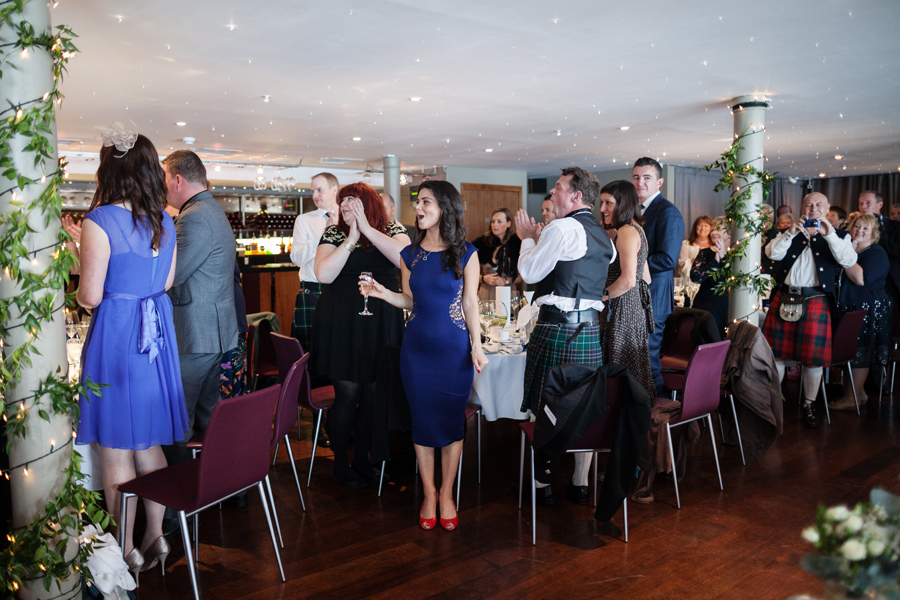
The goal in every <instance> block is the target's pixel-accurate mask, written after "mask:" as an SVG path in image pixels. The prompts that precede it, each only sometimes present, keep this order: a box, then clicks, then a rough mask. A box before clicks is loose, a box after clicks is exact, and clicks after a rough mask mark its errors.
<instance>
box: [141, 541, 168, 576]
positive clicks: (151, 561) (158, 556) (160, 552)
mask: <svg viewBox="0 0 900 600" xmlns="http://www.w3.org/2000/svg"><path fill="white" fill-rule="evenodd" d="M170 550H171V548H170V547H169V542H167V541H166V538H165V537H163V536H159V537H158V538H156V541H155V542H153V543H152V544H150V547H149V548H147V552H146V554H144V561H145V562H144V566H143V567H141V571H149V570H150V569H152V568H153V567H155V566H156V563H157V562H158V563H159V564H160V566H161V567H162V576H163V577H165V576H166V558H167V557H168V556H169V551H170Z"/></svg>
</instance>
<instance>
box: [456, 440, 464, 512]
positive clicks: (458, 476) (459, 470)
mask: <svg viewBox="0 0 900 600" xmlns="http://www.w3.org/2000/svg"><path fill="white" fill-rule="evenodd" d="M463 453H464V452H463V450H460V451H459V465H458V466H457V467H456V510H457V511H459V484H460V483H462V461H463Z"/></svg>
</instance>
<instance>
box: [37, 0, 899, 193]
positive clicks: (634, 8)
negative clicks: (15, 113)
mask: <svg viewBox="0 0 900 600" xmlns="http://www.w3.org/2000/svg"><path fill="white" fill-rule="evenodd" d="M53 12H54V14H53V21H54V24H61V23H65V24H67V25H70V26H71V27H72V28H73V30H74V31H75V32H76V33H77V34H78V35H79V36H80V37H79V39H78V40H76V45H77V46H78V47H79V50H80V53H79V54H78V55H77V56H76V57H75V58H74V59H73V60H72V61H71V62H70V65H69V74H68V77H67V78H66V80H65V82H64V84H63V86H62V91H63V93H64V94H65V95H66V99H65V101H64V102H63V105H62V109H61V111H60V113H59V115H58V124H59V136H60V138H74V139H80V140H83V142H84V145H83V149H85V150H96V149H97V148H98V142H97V140H98V131H97V129H96V128H97V127H99V126H102V125H106V124H108V123H110V122H112V121H115V120H119V121H122V122H126V123H127V122H128V120H131V121H133V122H134V123H135V124H136V125H137V128H138V129H139V131H141V132H142V133H145V134H147V135H148V137H150V138H151V139H152V140H153V141H154V142H155V143H156V145H157V147H158V149H159V150H160V152H161V153H163V154H165V153H166V152H167V151H168V150H169V148H179V147H185V144H184V143H183V142H181V138H183V137H186V136H191V137H195V138H196V144H195V145H194V148H195V149H201V148H204V147H216V148H230V149H239V150H242V153H240V154H235V155H234V156H233V158H234V159H236V160H253V161H256V160H265V157H266V155H268V160H269V161H271V162H279V161H282V160H285V161H286V162H288V163H296V162H297V161H298V159H299V158H300V157H301V156H302V164H303V165H304V166H306V165H310V166H313V165H316V164H318V163H319V161H320V158H321V157H346V158H358V159H362V162H360V163H355V164H352V165H349V166H354V167H355V168H362V167H364V166H365V162H366V161H368V162H371V163H372V164H373V166H375V167H376V168H380V163H381V157H382V156H383V155H385V154H396V155H398V156H400V157H401V159H402V161H403V166H404V168H410V167H411V168H421V167H426V168H431V167H432V166H433V165H453V166H469V167H487V168H505V169H518V170H526V171H528V173H529V175H531V176H536V175H548V174H554V173H558V168H559V167H561V166H566V165H570V164H577V165H581V166H585V167H587V168H589V169H591V170H606V169H612V168H617V167H622V166H624V165H625V164H626V163H628V162H630V161H633V160H634V159H635V158H636V157H638V156H644V155H647V156H653V157H656V158H659V159H660V161H662V162H667V163H671V164H676V165H692V166H701V165H704V164H707V163H709V162H711V161H712V160H714V159H715V157H716V156H717V155H718V154H719V153H721V152H722V151H723V150H725V149H726V148H727V147H728V145H729V144H730V141H731V139H732V120H731V116H730V114H729V111H728V109H727V108H726V106H727V102H728V101H729V100H730V99H732V98H734V97H736V96H739V95H743V94H753V93H765V94H768V96H769V97H770V100H771V102H772V105H773V108H772V110H770V111H768V113H767V130H768V133H767V142H766V155H767V157H768V165H767V166H768V168H769V169H771V170H774V171H779V172H781V173H782V174H784V175H788V176H798V177H805V176H816V175H818V174H819V173H826V174H827V175H828V176H839V175H851V174H864V173H876V172H887V171H893V170H895V169H898V168H900V119H898V117H900V65H898V56H900V36H898V35H897V29H898V26H900V2H897V1H896V0H880V1H877V0H756V1H754V2H722V1H721V0H720V1H712V0H693V1H688V0H684V1H681V2H671V1H659V0H644V1H642V2H624V1H617V2H610V1H607V0H603V1H598V0H589V1H577V2H575V1H572V2H557V3H550V2H546V1H544V0H515V1H505V0H504V1H498V0H487V1H481V2H475V1H468V0H442V1H439V2H438V1H434V0H422V1H411V0H396V1H384V2H381V1H373V0H364V1H348V0H322V1H319V2H297V1H291V0H260V1H257V2H248V1H246V0H245V1H237V0H215V1H214V2H200V1H197V0H193V1H190V0H144V1H140V2H139V1H134V0H132V1H130V2H125V1H122V0H118V1H115V0H61V2H60V3H59V5H58V7H57V8H56V9H54V11H53ZM232 26H233V28H232ZM266 94H268V95H270V96H271V101H270V102H268V103H266V102H263V96H264V95H266ZM414 96H416V97H421V98H422V100H421V101H420V102H411V101H410V100H409V98H411V97H414ZM179 121H183V122H186V123H187V125H186V126H184V127H179V126H177V125H175V123H176V122H179ZM623 125H627V126H629V127H630V129H629V130H627V131H620V130H619V129H618V128H619V127H620V126H623ZM557 130H560V131H561V135H557V134H556V131H557ZM354 136H358V137H360V138H362V139H361V141H358V142H354V141H352V140H351V138H353V137H354ZM77 147H78V144H72V145H71V146H65V145H63V146H61V148H60V151H61V153H64V152H65V151H66V150H74V149H77ZM487 148H491V149H492V150H493V152H491V153H487V152H485V149H487ZM835 154H841V155H843V156H844V157H845V160H843V161H837V160H835V159H834V155H835Z"/></svg>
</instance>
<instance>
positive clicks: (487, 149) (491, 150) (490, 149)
mask: <svg viewBox="0 0 900 600" xmlns="http://www.w3.org/2000/svg"><path fill="white" fill-rule="evenodd" d="M484 151H485V152H493V151H494V149H493V148H485V149H484Z"/></svg>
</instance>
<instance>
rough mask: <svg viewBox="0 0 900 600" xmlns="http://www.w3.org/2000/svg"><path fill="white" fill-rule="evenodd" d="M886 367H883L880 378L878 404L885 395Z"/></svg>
mask: <svg viewBox="0 0 900 600" xmlns="http://www.w3.org/2000/svg"><path fill="white" fill-rule="evenodd" d="M884 369H885V367H884V366H882V367H881V377H880V378H879V380H878V404H881V397H882V396H883V395H884Z"/></svg>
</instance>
